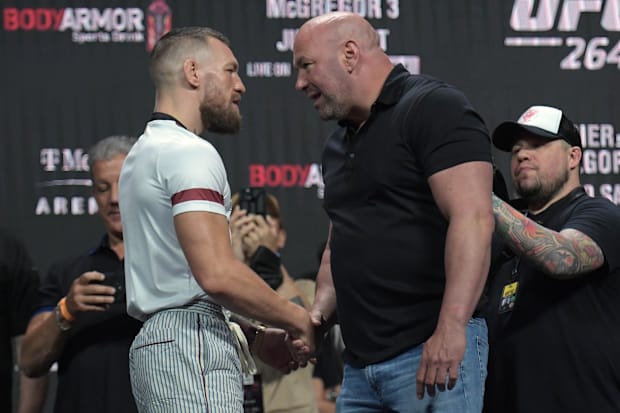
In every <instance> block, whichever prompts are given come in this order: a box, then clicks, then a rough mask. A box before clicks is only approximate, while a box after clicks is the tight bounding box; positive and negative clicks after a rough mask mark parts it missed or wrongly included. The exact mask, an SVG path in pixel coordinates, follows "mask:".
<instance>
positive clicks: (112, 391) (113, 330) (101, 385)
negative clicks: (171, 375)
mask: <svg viewBox="0 0 620 413" xmlns="http://www.w3.org/2000/svg"><path fill="white" fill-rule="evenodd" d="M87 271H100V272H108V271H120V272H122V271H123V261H122V260H119V259H118V256H117V255H116V253H115V252H114V251H112V250H111V249H110V247H109V242H108V238H107V236H105V237H104V238H103V239H102V241H101V243H100V245H99V246H97V247H96V248H93V249H91V250H89V251H88V252H86V253H85V254H83V255H80V256H78V257H73V258H70V259H66V260H63V261H60V262H58V263H56V264H54V265H53V266H52V267H51V268H50V271H49V273H48V275H47V277H46V278H45V280H44V281H43V282H42V285H41V288H40V291H39V299H40V301H39V304H40V309H39V311H51V310H52V309H53V308H54V307H55V306H56V303H58V301H59V300H60V299H61V298H62V297H64V296H65V295H66V294H67V292H68V291H69V289H70V288H71V284H72V283H73V280H75V279H76V278H77V277H79V276H80V275H81V274H83V273H84V272H87ZM141 325H142V323H140V322H139V321H138V320H136V319H134V318H132V317H130V316H128V315H127V310H126V303H124V302H120V303H114V304H112V305H111V306H110V308H109V309H108V310H107V311H104V312H89V313H84V314H81V315H80V317H79V318H78V320H77V321H76V322H75V324H74V326H73V327H72V328H71V330H69V333H68V337H67V339H66V342H65V346H64V348H63V351H62V353H61V355H60V358H59V360H58V387H57V391H56V405H55V408H54V411H56V412H63V413H70V412H75V413H78V412H90V413H120V412H123V413H124V412H135V411H137V409H136V407H135V402H134V400H133V395H132V394H131V383H130V380H129V347H130V346H131V342H132V341H133V338H134V337H135V335H136V334H137V333H138V331H139V330H140V327H141Z"/></svg>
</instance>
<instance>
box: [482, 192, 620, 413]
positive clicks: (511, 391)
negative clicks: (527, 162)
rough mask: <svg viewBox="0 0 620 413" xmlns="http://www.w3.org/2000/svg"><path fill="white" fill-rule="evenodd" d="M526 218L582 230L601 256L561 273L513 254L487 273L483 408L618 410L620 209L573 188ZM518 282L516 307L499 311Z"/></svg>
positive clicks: (494, 412) (525, 412)
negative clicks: (565, 276)
mask: <svg viewBox="0 0 620 413" xmlns="http://www.w3.org/2000/svg"><path fill="white" fill-rule="evenodd" d="M529 217H530V218H531V219H533V220H534V221H536V222H538V223H540V224H541V225H544V226H545V227H547V228H549V229H551V230H554V231H561V230H563V229H566V228H572V229H576V230H578V231H580V232H582V233H583V234H586V235H587V236H589V237H590V238H591V239H592V240H594V242H596V244H597V245H598V246H599V248H600V249H601V250H602V251H603V254H604V256H605V263H604V265H603V266H602V267H601V268H599V269H597V270H596V271H592V272H591V273H589V274H585V275H582V276H580V277H576V278H573V279H570V280H559V279H555V278H552V277H550V276H548V275H546V274H544V273H543V272H542V271H540V270H539V269H538V268H536V267H535V266H534V265H533V264H531V263H530V262H529V261H528V260H527V259H526V258H522V259H517V258H516V257H510V259H509V260H507V261H506V260H504V261H505V262H504V264H501V266H498V268H497V271H495V272H494V273H492V274H490V276H489V277H490V278H489V303H488V304H489V305H488V309H487V323H488V326H489V364H488V376H487V381H486V390H485V394H484V396H485V401H484V412H485V413H530V412H563V413H564V412H566V413H582V412H592V413H612V412H620V248H618V234H619V233H620V208H618V207H617V206H616V205H614V204H613V203H612V202H610V201H608V200H607V199H604V198H600V197H595V198H591V197H589V196H587V195H586V194H585V192H584V191H583V189H582V188H578V189H576V190H574V191H573V192H571V193H570V194H569V195H567V196H566V197H564V198H562V199H561V200H558V201H557V202H555V203H554V204H553V205H550V206H549V207H548V208H547V209H545V210H544V211H543V212H541V213H540V214H538V215H534V214H530V215H529ZM496 245H499V244H496ZM506 251H510V250H509V249H507V248H505V249H502V248H501V247H500V248H497V249H496V250H495V251H494V255H499V254H502V255H505V252H506ZM515 281H517V282H518V283H519V284H518V289H517V296H516V301H515V303H514V308H513V310H512V311H510V312H502V313H500V312H499V309H500V302H501V297H502V290H503V288H504V286H505V285H507V284H509V283H512V282H515Z"/></svg>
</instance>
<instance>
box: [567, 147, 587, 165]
mask: <svg viewBox="0 0 620 413" xmlns="http://www.w3.org/2000/svg"><path fill="white" fill-rule="evenodd" d="M582 156H583V152H582V151H581V149H580V148H579V147H577V146H573V147H572V148H570V159H569V160H568V167H569V168H570V169H575V168H579V165H580V163H581V157H582Z"/></svg>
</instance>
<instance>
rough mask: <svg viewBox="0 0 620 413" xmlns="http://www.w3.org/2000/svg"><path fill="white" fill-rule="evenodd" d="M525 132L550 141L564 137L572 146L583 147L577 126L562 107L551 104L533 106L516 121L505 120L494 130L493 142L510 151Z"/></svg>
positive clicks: (499, 147) (500, 148)
mask: <svg viewBox="0 0 620 413" xmlns="http://www.w3.org/2000/svg"><path fill="white" fill-rule="evenodd" d="M524 134H532V135H536V136H539V137H541V138H546V139H548V140H550V141H551V140H555V139H564V140H565V141H566V142H568V143H569V144H570V145H571V146H579V147H580V148H581V136H580V135H579V130H578V129H577V127H575V125H574V124H573V122H571V121H570V120H569V119H568V118H567V117H566V115H564V113H563V112H562V111H561V110H560V109H557V108H553V107H551V106H532V107H530V108H529V109H528V110H526V111H525V112H523V114H522V115H521V117H519V119H518V120H517V121H516V122H512V121H510V122H503V123H502V124H500V125H499V126H498V127H497V128H495V131H493V144H494V145H495V147H496V148H497V149H499V150H502V151H506V152H510V150H512V146H513V145H514V143H515V142H516V141H517V140H518V139H519V138H520V137H521V136H523V135H524Z"/></svg>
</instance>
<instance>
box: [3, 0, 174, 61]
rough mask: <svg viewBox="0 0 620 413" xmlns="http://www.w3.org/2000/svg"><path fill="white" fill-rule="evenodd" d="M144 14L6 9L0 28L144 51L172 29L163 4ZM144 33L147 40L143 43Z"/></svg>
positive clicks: (135, 9)
mask: <svg viewBox="0 0 620 413" xmlns="http://www.w3.org/2000/svg"><path fill="white" fill-rule="evenodd" d="M146 14H147V16H146V17H147V20H146V26H147V27H146V28H145V13H144V11H143V10H142V9H141V8H138V7H115V8H111V7H108V8H104V9H97V8H94V7H65V8H61V9H53V8H46V7H27V8H17V7H6V8H4V9H2V26H3V29H4V30H5V31H7V32H16V31H37V32H48V31H58V32H65V31H70V32H71V39H72V40H73V42H74V43H78V44H84V43H146V48H147V50H148V51H150V50H152V48H153V45H154V44H155V42H156V41H157V40H159V38H160V37H161V36H163V35H164V34H165V33H167V32H168V31H170V28H171V27H172V11H171V10H170V8H169V7H168V5H167V4H166V2H165V0H153V1H152V2H151V4H150V5H149V7H148V9H147V13H146ZM145 30H148V31H147V36H148V37H147V38H146V39H145Z"/></svg>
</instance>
